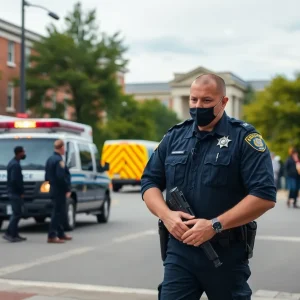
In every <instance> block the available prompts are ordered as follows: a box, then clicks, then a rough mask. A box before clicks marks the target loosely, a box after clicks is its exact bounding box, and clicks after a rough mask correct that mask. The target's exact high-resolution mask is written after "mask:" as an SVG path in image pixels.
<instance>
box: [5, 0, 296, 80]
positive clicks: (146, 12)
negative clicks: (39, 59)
mask: <svg viewBox="0 0 300 300" xmlns="http://www.w3.org/2000/svg"><path fill="white" fill-rule="evenodd" d="M31 1H32V3H35V4H40V5H44V6H47V7H48V8H49V9H51V10H53V11H54V12H56V13H58V14H59V15H60V16H61V17H62V18H61V20H60V21H59V22H58V24H59V25H61V24H62V23H63V17H64V16H65V15H66V13H67V12H68V11H70V9H71V8H72V6H73V5H74V3H76V2H77V1H75V0H51V1H49V0H30V1H29V2H31ZM0 3H1V9H0V18H2V19H5V20H7V21H10V22H12V23H15V24H17V25H20V24H21V8H20V3H21V0H9V1H5V0H0ZM4 3H5V5H3V4H4ZM183 3H185V4H183ZM82 4H83V7H84V8H87V9H91V8H97V13H98V19H99V23H100V29H101V31H104V32H106V33H109V34H112V33H114V32H116V31H119V30H120V31H121V32H122V35H123V36H124V38H125V43H126V45H128V47H129V50H128V52H127V57H128V58H129V59H130V63H129V65H128V69H129V73H128V74H127V75H126V82H128V83H129V82H153V81H155V82H156V81H168V80H171V79H172V78H173V73H174V72H176V73H177V72H179V73H180V72H187V71H190V70H192V69H194V68H196V67H198V66H203V67H205V68H208V69H211V70H213V71H231V72H233V73H234V74H236V75H237V76H239V77H241V78H242V79H244V80H255V79H257V80H258V79H271V78H272V77H273V76H275V75H276V74H283V75H286V76H287V77H292V76H293V74H294V73H295V72H296V71H300V1H299V0H285V1H282V0H226V1H225V0H206V1H205V0H185V1H183V0H150V1H149V0H147V1H146V0H82ZM50 21H51V20H50V18H49V17H47V15H46V13H44V12H43V11H41V10H39V9H37V8H27V12H26V28H27V29H30V30H32V31H35V32H37V33H40V34H45V26H46V25H47V24H49V22H50Z"/></svg>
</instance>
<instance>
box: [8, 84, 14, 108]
mask: <svg viewBox="0 0 300 300" xmlns="http://www.w3.org/2000/svg"><path fill="white" fill-rule="evenodd" d="M6 107H7V108H9V109H14V85H13V83H12V82H9V83H8V86H7V104H6Z"/></svg>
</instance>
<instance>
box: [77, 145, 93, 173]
mask: <svg viewBox="0 0 300 300" xmlns="http://www.w3.org/2000/svg"><path fill="white" fill-rule="evenodd" d="M78 147H79V156H80V161H81V169H82V170H83V171H93V159H92V153H91V150H90V147H89V145H86V144H78Z"/></svg>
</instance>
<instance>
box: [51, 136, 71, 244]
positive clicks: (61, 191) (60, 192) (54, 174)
mask: <svg viewBox="0 0 300 300" xmlns="http://www.w3.org/2000/svg"><path fill="white" fill-rule="evenodd" d="M64 154H65V144H64V142H63V141H62V140H56V141H55V142H54V153H53V155H51V156H50V157H49V158H48V160H47V162H46V173H45V180H46V181H49V184H50V196H51V199H52V204H53V211H52V217H51V222H50V227H49V232H48V243H55V244H61V243H64V242H65V241H69V240H71V239H72V237H71V236H69V235H67V234H65V232H64V224H65V218H66V215H67V212H66V207H67V202H66V201H67V198H70V197H71V186H70V183H71V179H70V172H69V169H68V167H67V166H66V165H65V162H64V160H63V155H64Z"/></svg>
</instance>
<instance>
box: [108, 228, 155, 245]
mask: <svg viewBox="0 0 300 300" xmlns="http://www.w3.org/2000/svg"><path fill="white" fill-rule="evenodd" d="M154 234H157V230H154V229H150V230H146V231H141V232H137V233H132V234H128V235H123V236H120V237H117V238H114V239H113V243H121V242H127V241H131V240H135V239H138V238H141V237H144V236H148V235H154Z"/></svg>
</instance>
